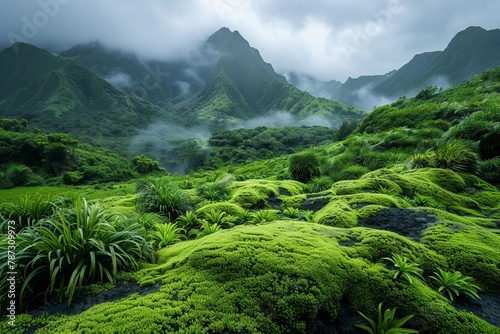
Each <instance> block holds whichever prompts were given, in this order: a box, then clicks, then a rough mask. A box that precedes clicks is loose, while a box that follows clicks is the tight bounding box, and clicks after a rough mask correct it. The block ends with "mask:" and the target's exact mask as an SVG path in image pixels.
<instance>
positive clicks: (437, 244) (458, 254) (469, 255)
mask: <svg viewBox="0 0 500 334" xmlns="http://www.w3.org/2000/svg"><path fill="white" fill-rule="evenodd" d="M422 243H423V244H424V245H426V246H427V247H428V248H429V249H432V250H434V251H436V252H437V253H439V254H442V255H443V256H445V257H446V258H447V259H448V262H449V265H450V269H452V270H458V271H460V272H462V273H463V274H465V275H468V276H471V277H473V278H474V279H475V280H476V281H477V282H478V283H479V285H480V286H481V288H483V289H484V290H486V291H492V292H494V293H500V286H499V285H498V278H499V277H500V235H498V234H496V233H494V232H492V231H489V230H487V229H485V228H482V227H479V226H473V225H464V224H460V223H456V222H445V223H443V224H439V225H435V226H431V227H429V228H428V229H427V231H426V232H425V234H424V237H423V238H422Z"/></svg>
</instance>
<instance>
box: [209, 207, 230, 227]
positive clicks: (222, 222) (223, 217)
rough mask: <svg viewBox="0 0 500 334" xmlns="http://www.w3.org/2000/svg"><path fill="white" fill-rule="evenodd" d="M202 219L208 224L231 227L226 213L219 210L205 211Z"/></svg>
mask: <svg viewBox="0 0 500 334" xmlns="http://www.w3.org/2000/svg"><path fill="white" fill-rule="evenodd" d="M203 221H205V222H207V223H208V224H209V225H219V226H220V227H222V226H225V227H226V228H227V227H231V223H230V219H229V217H228V215H227V214H226V213H225V212H224V211H221V210H210V211H208V212H206V213H205V218H204V219H203Z"/></svg>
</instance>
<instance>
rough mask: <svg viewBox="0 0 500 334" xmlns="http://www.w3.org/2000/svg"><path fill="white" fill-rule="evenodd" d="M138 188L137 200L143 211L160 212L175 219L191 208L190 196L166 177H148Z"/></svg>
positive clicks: (171, 219) (172, 219)
mask: <svg viewBox="0 0 500 334" xmlns="http://www.w3.org/2000/svg"><path fill="white" fill-rule="evenodd" d="M138 188H139V195H138V197H137V201H138V205H139V208H140V209H141V211H142V212H154V213H159V214H162V215H165V216H166V217H167V218H168V219H169V220H170V221H174V220H176V219H177V217H179V216H180V215H182V214H184V213H185V212H186V211H187V210H188V209H189V202H190V200H189V196H188V195H187V194H186V193H184V192H183V191H182V190H180V189H177V188H176V187H175V186H174V185H173V184H171V183H170V182H169V180H168V179H166V178H161V179H147V180H145V181H142V183H141V184H139V186H138Z"/></svg>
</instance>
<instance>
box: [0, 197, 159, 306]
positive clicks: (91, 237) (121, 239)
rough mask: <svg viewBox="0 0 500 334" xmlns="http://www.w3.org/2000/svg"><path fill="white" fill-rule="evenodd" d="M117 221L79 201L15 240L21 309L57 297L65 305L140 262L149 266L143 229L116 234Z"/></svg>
mask: <svg viewBox="0 0 500 334" xmlns="http://www.w3.org/2000/svg"><path fill="white" fill-rule="evenodd" d="M117 221H118V216H116V215H115V214H113V213H108V212H106V211H104V210H102V209H101V208H99V207H98V206H97V205H89V204H88V203H87V202H86V201H85V200H84V199H81V200H78V201H77V202H76V204H75V206H74V209H72V210H70V211H68V210H62V209H60V210H58V211H57V215H56V216H55V217H54V218H50V219H45V220H42V221H41V222H39V223H38V224H36V225H35V226H33V227H30V228H26V229H23V230H22V231H21V232H20V233H19V234H18V243H17V249H18V251H17V257H16V260H17V261H18V263H17V265H18V267H19V268H23V270H21V276H22V284H21V285H20V290H19V300H20V303H21V305H22V306H24V305H26V304H28V303H29V299H28V297H29V298H31V299H33V298H35V299H38V297H39V296H41V295H43V294H45V295H51V294H52V293H53V292H55V291H57V292H58V294H59V297H60V299H62V298H63V297H64V296H67V297H68V305H69V304H71V301H72V300H73V297H74V294H75V291H76V289H77V288H79V287H82V286H84V285H88V284H91V283H95V282H103V281H109V282H114V281H115V279H116V275H117V273H118V271H119V270H122V269H132V270H136V269H138V261H140V260H149V259H150V251H149V248H148V245H147V242H146V240H145V239H144V238H143V237H142V236H141V234H142V227H141V226H140V225H139V224H129V225H122V226H121V228H119V227H117V226H118V225H119V224H117ZM4 256H5V254H4V253H2V254H1V257H2V258H3V257H4ZM2 260H4V259H2ZM5 262H7V261H5ZM2 269H4V268H2ZM2 274H4V273H2Z"/></svg>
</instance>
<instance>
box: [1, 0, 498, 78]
mask: <svg viewBox="0 0 500 334" xmlns="http://www.w3.org/2000/svg"><path fill="white" fill-rule="evenodd" d="M223 26H225V27H228V28H230V29H231V30H238V31H239V32H240V33H241V35H242V36H243V37H244V38H245V39H247V40H248V41H249V43H250V45H252V46H253V47H255V48H257V49H258V50H259V51H260V53H261V55H262V57H263V58H264V60H265V61H266V62H269V63H271V64H272V65H273V67H274V68H275V70H276V71H277V72H279V73H281V74H283V73H287V72H290V71H295V72H300V73H305V74H310V75H313V76H316V77H318V78H320V79H322V80H331V79H337V80H340V81H342V82H343V81H345V80H346V79H347V78H348V77H349V76H351V77H358V76H360V75H365V74H384V73H386V72H388V71H390V70H393V69H398V68H399V67H401V66H402V65H404V64H405V63H407V62H408V61H409V60H410V59H411V58H412V57H413V56H414V55H415V54H417V53H422V52H426V51H435V50H443V49H444V48H445V47H446V45H447V44H448V42H449V41H450V40H451V38H453V36H454V35H455V34H456V33H458V32H459V31H461V30H463V29H465V28H467V27H468V26H481V27H483V28H485V29H488V30H490V29H497V28H499V27H500V1H497V0H475V1H471V0H348V1H347V0H310V1H307V0H141V1H139V0H0V46H1V47H2V48H3V47H6V46H8V45H10V44H12V42H15V41H17V40H21V41H24V42H29V43H31V44H35V45H37V46H40V47H44V48H53V49H59V50H62V49H67V48H69V47H71V46H73V45H75V44H78V43H85V42H89V41H92V40H99V41H101V42H102V43H104V44H107V45H109V46H113V47H117V48H122V49H126V50H131V51H134V52H136V53H138V54H140V55H141V56H143V57H147V58H164V59H166V58H168V59H171V58H176V57H182V56H183V55H186V54H187V53H188V52H189V51H190V50H192V49H193V48H195V47H196V46H198V45H200V43H202V42H203V41H204V40H205V39H206V38H208V37H209V36H210V35H211V34H212V33H214V32H215V31H217V30H218V29H219V28H221V27H223Z"/></svg>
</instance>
